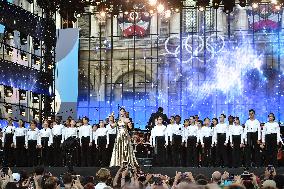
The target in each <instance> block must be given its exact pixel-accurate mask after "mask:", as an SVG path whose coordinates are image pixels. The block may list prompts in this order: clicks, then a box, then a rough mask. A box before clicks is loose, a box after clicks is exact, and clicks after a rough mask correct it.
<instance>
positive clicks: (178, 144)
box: [171, 115, 183, 167]
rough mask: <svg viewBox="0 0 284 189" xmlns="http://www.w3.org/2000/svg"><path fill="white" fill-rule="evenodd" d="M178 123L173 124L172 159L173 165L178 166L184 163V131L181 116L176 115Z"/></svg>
mask: <svg viewBox="0 0 284 189" xmlns="http://www.w3.org/2000/svg"><path fill="white" fill-rule="evenodd" d="M175 122H176V124H174V125H172V126H171V128H172V140H171V141H172V154H173V155H172V159H173V166H175V167H178V166H181V165H182V162H181V160H182V133H183V131H182V130H183V125H182V124H181V117H180V116H179V115H176V116H175Z"/></svg>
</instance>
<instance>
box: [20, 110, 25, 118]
mask: <svg viewBox="0 0 284 189" xmlns="http://www.w3.org/2000/svg"><path fill="white" fill-rule="evenodd" d="M20 115H21V116H26V110H25V108H20Z"/></svg>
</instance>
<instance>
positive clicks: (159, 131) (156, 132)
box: [150, 125, 167, 146]
mask: <svg viewBox="0 0 284 189" xmlns="http://www.w3.org/2000/svg"><path fill="white" fill-rule="evenodd" d="M166 129H167V127H166V126H165V125H159V126H158V125H156V126H155V127H154V128H153V129H152V130H151V136H150V144H152V145H153V146H156V137H157V136H164V137H165V142H166V141H167V139H166V135H165V134H166Z"/></svg>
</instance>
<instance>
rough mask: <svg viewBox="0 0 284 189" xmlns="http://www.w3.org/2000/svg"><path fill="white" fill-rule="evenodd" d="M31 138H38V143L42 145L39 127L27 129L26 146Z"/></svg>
mask: <svg viewBox="0 0 284 189" xmlns="http://www.w3.org/2000/svg"><path fill="white" fill-rule="evenodd" d="M29 140H36V141H37V145H40V142H39V130H38V129H35V130H31V129H29V130H28V131H27V136H26V146H28V141H29Z"/></svg>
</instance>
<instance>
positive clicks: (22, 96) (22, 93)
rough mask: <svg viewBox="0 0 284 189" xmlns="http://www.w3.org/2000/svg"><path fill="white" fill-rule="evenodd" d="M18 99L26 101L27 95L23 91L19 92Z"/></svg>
mask: <svg viewBox="0 0 284 189" xmlns="http://www.w3.org/2000/svg"><path fill="white" fill-rule="evenodd" d="M19 98H20V100H26V99H27V93H26V91H25V90H19Z"/></svg>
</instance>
